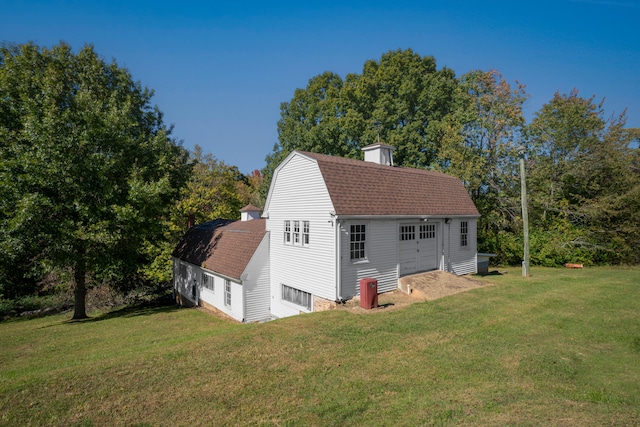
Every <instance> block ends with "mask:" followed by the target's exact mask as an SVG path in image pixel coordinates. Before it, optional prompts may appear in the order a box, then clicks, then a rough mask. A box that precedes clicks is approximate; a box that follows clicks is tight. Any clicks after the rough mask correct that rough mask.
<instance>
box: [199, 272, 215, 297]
mask: <svg viewBox="0 0 640 427" xmlns="http://www.w3.org/2000/svg"><path fill="white" fill-rule="evenodd" d="M209 283H210V286H209ZM202 287H203V288H205V289H208V290H210V291H211V292H212V293H214V292H215V287H216V276H214V275H213V274H210V273H207V272H203V273H202Z"/></svg>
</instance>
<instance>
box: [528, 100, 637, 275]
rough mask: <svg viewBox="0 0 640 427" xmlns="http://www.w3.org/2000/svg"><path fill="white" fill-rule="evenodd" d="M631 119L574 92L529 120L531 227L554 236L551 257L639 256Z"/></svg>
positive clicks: (618, 258)
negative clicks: (609, 114)
mask: <svg viewBox="0 0 640 427" xmlns="http://www.w3.org/2000/svg"><path fill="white" fill-rule="evenodd" d="M625 122H626V117H625V114H624V113H623V114H621V115H620V116H618V117H607V116H606V115H605V112H604V109H603V102H600V103H596V102H595V100H594V97H591V98H582V97H580V96H579V93H578V91H577V90H573V91H571V93H569V94H568V95H566V94H560V93H556V94H555V96H554V97H553V99H552V100H551V101H550V102H549V103H547V104H545V105H544V106H543V107H542V109H541V110H540V111H539V112H537V113H536V115H535V117H534V119H533V121H532V122H531V124H530V125H528V127H527V132H526V134H527V139H528V145H529V153H530V158H529V168H530V173H529V175H530V176H529V178H530V179H529V184H530V188H531V208H532V209H531V214H532V224H533V226H534V232H535V231H536V230H538V232H539V234H542V233H544V234H545V235H546V236H548V237H550V240H549V241H548V242H547V243H548V245H547V246H548V247H547V249H546V250H545V255H543V256H547V257H548V260H554V259H555V260H556V262H563V261H568V260H571V259H572V258H573V259H575V258H578V259H580V260H583V261H586V262H596V263H602V262H607V263H620V262H638V261H639V260H640V258H639V257H638V254H637V248H638V243H639V241H640V197H639V196H640V180H639V175H638V172H637V169H635V168H637V164H636V165H634V162H636V161H637V148H632V146H631V142H632V140H633V139H634V138H637V132H638V131H637V130H636V129H627V128H625ZM534 237H535V235H534ZM541 239H542V237H541ZM548 260H540V262H547V261H548Z"/></svg>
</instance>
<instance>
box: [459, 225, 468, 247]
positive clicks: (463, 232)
mask: <svg viewBox="0 0 640 427" xmlns="http://www.w3.org/2000/svg"><path fill="white" fill-rule="evenodd" d="M468 244H469V223H468V222H467V221H462V222H460V246H467V245H468Z"/></svg>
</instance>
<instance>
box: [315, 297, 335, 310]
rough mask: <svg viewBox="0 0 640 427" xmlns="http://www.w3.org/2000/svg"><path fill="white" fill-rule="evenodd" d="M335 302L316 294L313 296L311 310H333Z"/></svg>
mask: <svg viewBox="0 0 640 427" xmlns="http://www.w3.org/2000/svg"><path fill="white" fill-rule="evenodd" d="M336 306H337V304H336V302H335V301H331V300H328V299H324V298H319V297H317V296H314V297H313V311H327V310H335V308H336Z"/></svg>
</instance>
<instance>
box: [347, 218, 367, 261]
mask: <svg viewBox="0 0 640 427" xmlns="http://www.w3.org/2000/svg"><path fill="white" fill-rule="evenodd" d="M350 231H351V233H350V242H351V248H350V249H351V250H350V252H351V260H352V261H356V260H361V259H365V251H364V249H365V242H366V231H367V230H366V225H365V224H354V225H352V226H351V230H350Z"/></svg>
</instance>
